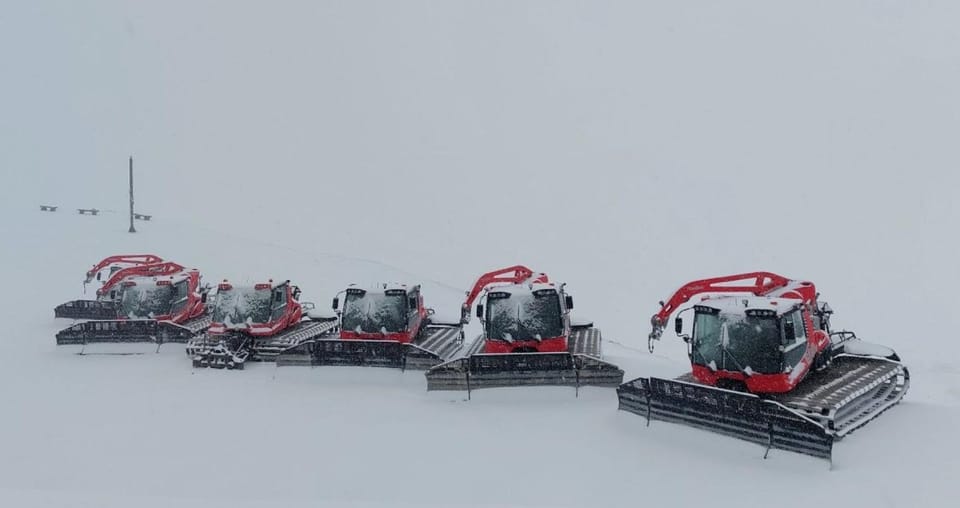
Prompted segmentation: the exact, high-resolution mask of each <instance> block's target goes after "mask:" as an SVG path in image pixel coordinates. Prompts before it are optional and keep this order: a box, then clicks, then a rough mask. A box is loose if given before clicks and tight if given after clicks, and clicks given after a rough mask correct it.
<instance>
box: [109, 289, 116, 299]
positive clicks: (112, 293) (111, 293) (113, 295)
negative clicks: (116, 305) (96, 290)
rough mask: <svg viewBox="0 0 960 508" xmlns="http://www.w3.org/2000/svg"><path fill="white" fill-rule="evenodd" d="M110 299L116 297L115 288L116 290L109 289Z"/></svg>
mask: <svg viewBox="0 0 960 508" xmlns="http://www.w3.org/2000/svg"><path fill="white" fill-rule="evenodd" d="M110 299H111V300H116V299H117V290H116V289H111V290H110Z"/></svg>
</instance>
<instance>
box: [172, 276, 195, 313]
mask: <svg viewBox="0 0 960 508" xmlns="http://www.w3.org/2000/svg"><path fill="white" fill-rule="evenodd" d="M189 291H190V283H189V281H185V280H184V281H180V282H178V283H176V284H174V286H173V305H172V306H171V309H170V312H171V313H172V314H176V313H178V312H180V311H181V310H183V308H184V307H186V306H187V302H188V301H189V299H188V296H189V294H188V293H189Z"/></svg>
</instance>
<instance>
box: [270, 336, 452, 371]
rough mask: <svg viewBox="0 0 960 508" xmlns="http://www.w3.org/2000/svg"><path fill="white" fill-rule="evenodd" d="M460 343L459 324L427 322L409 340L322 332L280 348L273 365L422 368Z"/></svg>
mask: <svg viewBox="0 0 960 508" xmlns="http://www.w3.org/2000/svg"><path fill="white" fill-rule="evenodd" d="M462 343H463V338H462V332H461V328H460V327H459V326H435V325H431V326H428V327H427V328H425V329H424V333H423V335H422V337H421V338H419V339H417V340H416V341H414V342H412V343H410V344H403V343H401V342H397V341H388V340H353V339H351V340H342V339H340V338H339V337H335V336H326V337H320V338H318V339H316V340H312V341H309V342H307V343H304V344H300V345H299V346H295V347H293V348H290V349H288V350H286V351H284V352H283V353H281V354H280V356H278V357H277V365H278V366H309V367H319V366H324V365H338V366H348V367H386V368H395V369H404V370H406V369H411V370H426V369H429V368H430V367H433V366H434V365H438V364H440V363H443V362H444V361H446V360H447V359H449V358H450V357H451V356H453V354H454V353H456V351H457V350H458V349H459V348H460V345H461V344H462Z"/></svg>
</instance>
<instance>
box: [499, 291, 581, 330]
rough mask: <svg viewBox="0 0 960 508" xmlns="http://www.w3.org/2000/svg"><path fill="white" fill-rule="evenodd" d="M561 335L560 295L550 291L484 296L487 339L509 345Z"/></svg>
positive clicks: (501, 293)
mask: <svg viewBox="0 0 960 508" xmlns="http://www.w3.org/2000/svg"><path fill="white" fill-rule="evenodd" d="M561 335H563V318H562V316H561V315H560V295H558V294H557V292H556V291H553V290H543V291H536V292H534V293H520V294H516V293H506V292H491V293H490V294H488V295H487V337H489V338H491V339H499V340H505V341H507V342H513V341H517V340H540V339H549V338H551V337H559V336H561Z"/></svg>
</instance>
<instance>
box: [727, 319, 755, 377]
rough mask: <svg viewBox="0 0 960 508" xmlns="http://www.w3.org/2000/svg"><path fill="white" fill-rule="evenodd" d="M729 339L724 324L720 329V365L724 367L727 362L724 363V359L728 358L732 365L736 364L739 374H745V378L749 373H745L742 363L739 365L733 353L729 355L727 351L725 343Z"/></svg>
mask: <svg viewBox="0 0 960 508" xmlns="http://www.w3.org/2000/svg"><path fill="white" fill-rule="evenodd" d="M729 339H730V333H729V332H727V325H726V324H724V325H723V328H721V329H720V355H721V357H720V359H721V361H720V363H722V364H723V366H724V367H726V365H727V362H726V361H724V359H725V358H726V357H727V356H729V357H730V359H731V360H733V363H735V364H737V369H738V370H739V371H740V372H743V373H744V374H746V375H747V376H749V375H750V373H749V372H747V369H746V368H745V367H744V366H743V364H742V363H740V360H738V359H737V357H736V356H734V355H733V353H731V352H730V351H728V350H727V342H728V341H729Z"/></svg>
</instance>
